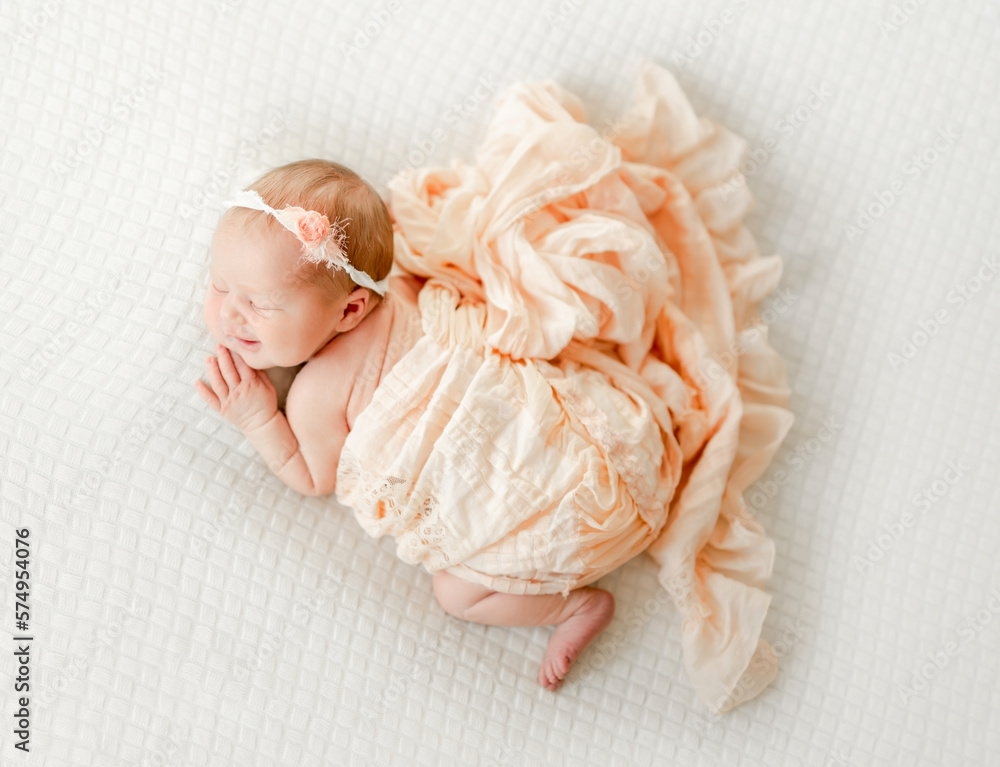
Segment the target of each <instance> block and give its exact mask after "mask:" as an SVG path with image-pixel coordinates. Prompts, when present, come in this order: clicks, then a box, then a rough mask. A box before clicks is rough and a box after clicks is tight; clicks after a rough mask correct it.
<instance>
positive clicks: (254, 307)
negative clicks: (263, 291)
mask: <svg viewBox="0 0 1000 767" xmlns="http://www.w3.org/2000/svg"><path fill="white" fill-rule="evenodd" d="M250 307H251V308H252V309H253V310H254V311H255V312H257V314H260V313H261V312H270V311H272V310H271V309H268V308H267V307H264V306H257V305H256V304H254V302H253V301H251V302H250ZM261 316H262V317H263V316H264V315H261Z"/></svg>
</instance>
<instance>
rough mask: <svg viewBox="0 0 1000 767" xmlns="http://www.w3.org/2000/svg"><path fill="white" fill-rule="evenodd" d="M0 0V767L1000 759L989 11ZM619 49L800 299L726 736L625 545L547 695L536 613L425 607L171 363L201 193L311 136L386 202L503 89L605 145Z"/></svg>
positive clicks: (928, 5)
mask: <svg viewBox="0 0 1000 767" xmlns="http://www.w3.org/2000/svg"><path fill="white" fill-rule="evenodd" d="M0 11H2V13H0V25H2V26H0V77H2V80H0V114H2V115H3V120H2V122H0V142H2V151H0V286H2V292H0V350H2V351H0V518H2V525H0V569H2V575H3V577H2V582H0V595H2V609H0V615H2V620H0V623H2V632H0V641H3V642H4V643H7V642H9V641H10V640H9V639H8V638H7V637H9V636H10V633H11V632H12V631H13V626H12V623H13V603H14V594H13V577H12V574H11V573H12V567H13V562H12V559H13V556H12V554H13V538H14V532H13V531H14V529H15V528H18V527H30V529H31V540H32V545H33V547H34V550H33V558H32V565H31V567H32V570H31V585H32V591H31V610H32V612H31V619H32V629H33V632H34V636H35V641H34V643H33V656H32V683H33V690H32V693H33V706H34V707H33V709H32V720H31V721H32V725H31V733H32V740H31V747H32V750H31V753H30V755H27V756H26V755H24V754H22V753H21V752H19V751H16V750H15V749H14V748H13V743H12V740H13V735H12V728H11V727H10V723H11V721H12V719H13V712H14V692H13V681H12V674H11V671H12V662H11V655H10V653H9V652H8V650H6V649H4V650H2V651H0V654H2V656H3V657H5V658H6V660H5V661H4V662H2V663H0V700H2V712H3V721H4V722H5V724H4V725H3V726H2V727H0V764H2V765H4V767H6V765H8V764H11V765H14V764H16V765H22V764H24V765H46V766H48V765H52V766H53V767H54V766H55V765H60V766H61V765H94V766H95V767H97V766H103V765H140V764H141V765H157V764H208V765H251V764H260V765H265V764H267V765H271V764H288V765H292V764H300V765H324V764H336V765H370V764H377V765H397V764H398V765H412V764H422V765H435V764H455V765H504V766H505V767H508V766H509V767H516V766H518V765H541V764H545V765H553V764H573V765H579V764H588V765H622V766H623V767H624V766H625V765H628V766H629V767H632V766H633V765H834V764H843V765H858V766H860V765H991V764H997V763H1000V734H998V733H1000V676H998V670H1000V661H998V659H997V652H996V649H997V647H998V645H1000V564H998V557H997V548H998V545H1000V514H998V513H997V508H998V501H1000V493H998V483H997V479H996V477H997V476H998V464H1000V419H998V416H1000V407H998V405H997V399H998V397H997V392H998V384H997V381H998V377H1000V345H998V343H997V340H996V332H997V328H998V325H1000V300H998V296H1000V293H998V292H997V291H998V288H997V282H1000V278H998V276H997V273H996V271H995V270H991V269H990V268H987V266H988V264H989V263H990V260H991V259H993V263H998V261H1000V224H998V223H997V211H998V208H1000V155H998V141H1000V107H998V106H997V98H996V96H997V93H998V91H1000V88H998V86H1000V55H998V54H997V52H996V51H997V50H998V46H1000V9H998V7H997V6H996V5H995V4H992V3H987V2H983V3H977V2H971V0H968V1H966V2H958V3H947V4H945V3H932V2H922V3H918V2H915V1H914V0H911V1H910V2H909V3H906V4H902V3H895V4H893V3H885V2H863V0H856V1H855V2H846V1H844V0H836V1H834V2H829V3H822V4H820V3H806V2H762V1H756V0H755V1H753V2H743V3H740V2H737V1H736V0H732V1H731V2H729V3H726V2H710V3H704V4H702V3H698V4H695V3H675V2H628V3H625V2H616V3H614V4H611V3H607V4H603V3H598V2H597V1H596V0H578V1H576V2H574V1H573V0H566V1H565V2H563V3H561V4H560V3H557V2H554V1H553V0H526V1H525V2H504V3H502V4H501V3H496V4H494V3H489V2H468V3H466V2H463V3H458V2H454V3H447V2H423V3H420V2H416V1H415V0H413V1H412V2H399V3H396V2H394V3H393V4H392V5H389V4H383V5H381V6H375V5H371V6H368V5H366V4H363V3H361V2H340V3H336V4H332V3H324V4H323V5H322V7H321V6H320V5H319V4H312V3H306V2H295V3H270V4H267V3H264V2H263V1H262V0H243V1H242V2H241V1H240V0H232V2H230V3H228V4H225V3H222V2H214V3H213V2H201V3H194V2H171V3H167V2H156V3H126V2H124V0H119V1H112V0H109V1H107V2H90V3H83V2H68V1H67V2H56V1H55V0H51V1H50V2H48V3H45V4H43V3H39V2H35V1H34V0H32V1H31V2H24V3H21V2H12V0H4V2H0ZM366 38H367V41H366ZM351 47H353V49H354V50H351V49H350V48H351ZM642 57H649V58H652V59H653V60H655V61H657V62H658V63H660V64H662V65H664V66H667V67H669V68H670V69H671V70H672V71H673V72H674V73H675V74H676V75H677V77H678V79H679V81H680V82H681V84H682V86H683V87H684V88H685V90H686V91H687V93H688V95H689V97H690V99H691V102H692V103H693V104H694V106H695V108H696V109H697V110H698V111H699V113H701V114H703V115H705V116H708V117H711V118H713V119H715V120H717V121H719V122H721V123H722V124H724V125H725V126H727V127H728V128H730V129H731V130H733V131H735V132H736V133H738V134H740V135H742V136H743V137H745V138H746V139H747V140H748V141H749V143H750V146H751V149H752V150H754V149H758V148H759V147H765V146H769V147H770V148H771V149H770V150H764V151H763V152H762V153H761V152H758V155H757V156H758V157H761V158H762V160H763V161H762V162H761V163H759V164H758V166H757V167H753V166H752V165H748V166H747V175H748V183H749V185H750V188H751V190H752V191H753V193H754V194H755V196H756V197H757V199H758V204H757V207H756V209H755V210H754V211H753V213H752V214H751V216H750V217H749V219H748V223H749V225H750V228H751V230H752V231H753V232H754V234H755V236H756V237H757V240H758V243H759V244H760V247H761V251H762V253H763V254H765V255H769V254H771V253H778V254H780V255H781V256H782V257H783V258H784V259H785V273H784V276H783V278H782V284H781V287H782V288H784V289H786V290H787V291H789V293H790V294H791V295H793V296H794V297H795V300H794V301H793V302H792V304H791V308H789V309H787V310H783V311H776V312H775V313H774V321H773V323H772V325H771V328H770V335H769V338H770V339H771V341H772V343H773V344H774V346H775V348H776V349H778V351H779V352H780V353H781V354H782V356H783V357H784V359H785V360H786V363H787V367H788V372H789V383H790V385H791V387H792V399H791V402H790V407H791V409H792V410H793V411H794V412H795V414H796V422H795V425H794V426H793V428H792V431H791V432H790V433H789V435H788V437H787V438H786V441H785V443H784V445H783V447H782V449H781V451H780V452H779V453H778V455H777V457H776V459H775V463H774V466H773V468H772V470H771V471H769V472H768V473H767V474H765V476H764V477H763V478H762V480H761V482H759V483H758V485H757V486H755V488H753V489H752V490H751V491H750V492H749V493H748V495H747V499H748V502H749V503H750V504H751V506H753V507H754V508H755V509H756V510H757V514H758V515H759V518H760V519H761V521H762V523H763V524H764V526H765V528H766V529H767V530H768V532H769V534H770V535H772V536H773V537H774V539H775V541H776V543H777V561H776V564H775V570H774V576H773V578H772V579H771V581H770V584H769V585H770V588H769V592H770V593H771V594H773V597H774V599H773V602H772V606H771V610H770V612H769V615H768V620H767V623H766V625H765V629H764V638H765V639H767V640H768V641H770V642H771V643H772V645H774V646H775V650H776V651H777V652H778V653H779V655H780V659H779V662H780V664H781V670H780V671H779V675H778V677H777V678H776V680H775V682H774V683H773V685H772V687H771V688H769V689H768V690H767V691H766V692H765V693H763V694H762V695H761V696H760V697H759V698H757V699H755V700H754V701H751V702H749V703H747V704H745V705H744V706H742V707H740V708H738V709H737V710H735V711H733V712H731V713H729V714H726V715H723V716H722V717H710V716H709V715H707V714H706V713H704V711H703V709H702V708H701V707H700V705H699V703H698V702H697V700H696V699H695V697H694V695H693V693H692V691H691V690H690V689H689V688H688V687H687V685H686V683H685V679H684V675H683V670H682V668H681V666H680V646H679V641H678V640H679V628H680V627H679V625H678V621H676V620H675V618H676V613H675V611H674V609H673V607H672V606H671V605H670V603H669V601H666V600H664V601H663V603H662V606H661V607H660V608H659V609H657V610H656V611H654V612H652V613H649V612H643V606H644V605H645V604H647V600H648V599H649V598H651V597H654V596H655V595H656V594H657V590H658V586H657V584H656V580H655V577H654V571H653V564H652V561H651V560H649V559H648V558H647V557H645V556H643V557H640V558H637V559H635V560H633V561H632V562H630V563H628V564H627V565H626V566H625V567H623V568H622V569H620V570H618V571H616V572H615V573H613V574H612V575H610V576H608V577H606V578H604V579H602V581H601V582H600V583H599V585H601V586H603V587H605V588H608V589H610V590H611V591H612V592H613V593H614V594H615V596H616V599H617V602H618V612H617V614H616V618H615V622H614V623H613V624H612V625H611V627H610V628H609V629H608V631H607V632H606V634H605V635H604V637H603V638H602V639H601V640H600V641H599V642H598V643H597V644H595V645H593V646H592V647H591V648H590V649H588V651H587V654H586V655H585V656H584V657H583V658H582V659H581V660H580V661H579V662H578V668H577V671H575V672H574V673H573V674H571V676H570V677H569V678H568V680H567V682H566V683H565V684H564V685H563V687H562V689H561V690H560V691H559V692H557V693H555V694H553V693H550V692H548V691H546V690H544V689H542V688H540V687H539V685H538V684H537V681H536V679H535V677H536V670H537V666H538V663H539V662H540V661H541V658H542V654H543V651H544V648H545V645H546V642H547V641H548V637H549V635H550V633H551V631H552V629H551V628H549V627H538V628H499V627H486V626H481V625H477V624H468V623H462V622H460V621H457V620H455V619H453V618H451V617H450V616H447V615H446V614H445V613H444V612H443V610H441V608H440V607H439V606H438V605H437V604H436V602H435V601H434V598H433V594H432V592H431V587H430V583H431V581H430V576H429V575H428V574H427V573H426V572H424V571H423V570H422V569H418V568H415V567H413V566H410V565H406V564H405V563H402V562H400V561H399V560H397V558H396V556H395V553H394V547H393V545H392V542H391V541H390V540H387V539H383V540H382V541H375V540H372V539H369V538H366V537H365V536H364V535H363V533H362V532H361V531H360V529H359V528H358V527H357V525H356V523H355V522H354V521H353V519H352V518H351V516H350V514H349V512H347V511H346V510H344V509H342V508H339V507H338V506H337V505H336V504H335V502H334V499H333V498H332V497H330V498H303V497H301V496H298V495H296V494H295V493H294V492H292V491H291V490H289V489H287V488H285V487H284V485H282V484H281V482H280V481H279V480H278V479H276V478H275V477H273V476H271V475H270V474H269V472H268V470H267V469H266V467H265V466H264V464H263V462H262V461H261V460H260V459H259V458H258V457H257V456H256V454H255V452H254V450H253V448H252V447H251V446H250V445H249V443H247V442H246V440H245V439H244V438H243V437H242V435H241V434H239V433H238V432H236V431H235V430H234V429H233V428H231V427H230V426H229V425H228V424H227V423H225V422H224V421H222V420H221V419H220V418H218V417H217V416H215V415H214V413H212V412H211V411H210V410H208V408H207V407H206V406H204V405H203V403H202V402H201V400H200V399H199V398H198V397H197V395H196V393H195V391H194V388H193V385H192V384H193V381H194V379H195V378H197V377H199V376H200V375H202V374H203V371H204V359H205V356H206V355H207V354H208V352H209V351H210V349H211V345H212V344H211V340H210V337H209V335H208V333H207V331H206V330H205V329H204V327H203V322H202V319H201V300H202V295H203V291H204V287H205V281H206V276H207V275H206V263H207V246H208V243H209V240H210V235H211V231H212V227H213V225H214V222H215V220H216V217H217V216H218V213H219V208H218V203H219V202H220V201H221V200H222V199H224V197H225V195H226V194H227V193H228V192H230V191H232V190H235V189H237V188H239V187H240V186H242V185H244V184H246V183H248V182H249V181H251V180H253V178H255V177H256V176H257V175H259V174H260V173H261V172H263V171H264V170H266V169H268V168H270V167H273V166H275V165H279V164H282V163H284V162H288V161H291V160H294V159H298V158H301V157H308V156H321V157H328V158H331V159H336V160H338V161H340V162H343V163H345V164H347V165H349V166H350V167H352V168H354V169H355V170H357V171H358V172H359V173H361V174H362V175H364V176H365V177H366V178H368V179H369V180H371V181H372V183H373V184H375V185H376V187H378V188H379V189H380V190H384V189H385V181H386V180H387V179H388V178H389V177H390V176H391V175H392V174H393V173H395V172H397V171H398V170H400V169H401V168H403V167H404V166H406V165H407V164H414V165H423V164H428V163H434V164H444V163H446V162H447V161H448V160H449V159H451V158H452V157H462V158H467V159H468V158H471V155H472V152H473V151H474V149H475V147H476V143H477V140H478V137H479V136H481V135H482V129H483V128H484V126H485V124H486V121H487V120H488V119H489V116H490V103H491V99H492V98H493V96H494V95H495V94H496V93H498V92H499V90H500V89H501V88H502V87H503V85H504V84H506V83H510V82H513V81H515V80H518V79H542V78H552V79H554V80H555V81H557V82H558V83H560V84H561V85H563V86H565V87H567V88H569V89H570V90H571V91H573V92H574V93H576V94H577V95H579V96H580V97H581V98H582V99H583V101H584V103H585V104H586V105H587V107H588V110H589V113H590V116H591V122H592V124H594V125H595V126H601V125H602V124H604V123H605V122H607V121H608V120H610V119H611V118H612V117H613V116H614V115H615V114H616V113H618V112H619V111H622V110H624V109H625V108H626V107H627V106H628V104H629V99H630V97H631V93H632V88H633V86H634V80H635V75H636V72H637V68H638V63H639V61H640V59H641V58H642ZM485 84H489V86H490V87H491V88H494V90H493V91H492V92H490V93H489V94H487V88H486V87H485ZM480 86H482V87H480ZM477 87H480V90H479V92H478V95H477V92H476V89H477ZM814 89H816V91H815V92H820V93H829V94H830V96H829V98H827V99H826V100H825V101H824V102H823V103H819V100H818V99H816V98H814V99H813V101H812V104H813V106H810V105H809V104H810V102H809V99H810V93H811V92H813V91H814ZM939 131H943V132H944V134H939ZM948 133H950V134H951V135H952V136H953V138H952V139H949V141H950V143H946V142H945V141H944V139H938V148H937V149H936V150H933V151H932V150H931V149H929V148H933V147H934V141H935V138H936V137H937V136H939V135H947V134H948ZM769 138H771V139H773V141H772V142H768V139H769ZM925 152H926V153H925ZM918 170H919V172H917V171H918ZM894 184H895V186H894ZM880 198H881V207H879V205H878V203H879V202H880ZM873 204H874V205H873ZM866 210H867V211H868V212H869V214H868V217H867V218H866V217H864V216H863V215H862V214H863V213H864V212H865V211H866ZM849 225H854V226H856V227H857V228H858V229H859V230H860V231H851V230H849V229H848V226H849ZM978 270H981V271H980V274H981V275H984V276H985V275H988V279H984V280H981V281H978V282H977V271H978ZM115 280H117V282H115ZM960 290H965V291H966V295H967V296H968V298H967V300H964V301H962V302H961V303H959V301H958V298H957V296H958V295H959V291H960ZM942 311H943V312H944V314H941V312H942ZM935 312H938V319H939V321H938V327H937V329H936V330H935V331H934V332H933V333H932V334H930V335H923V336H922V335H921V334H920V333H921V330H922V328H921V322H923V323H924V327H925V328H929V327H931V326H930V325H929V324H928V322H929V321H930V320H932V319H934V317H935ZM907 341H909V342H910V343H912V344H914V346H913V348H912V349H910V350H909V351H912V352H913V354H912V356H911V358H909V359H904V361H903V362H902V363H899V362H894V360H893V359H891V358H890V357H889V355H890V353H896V354H898V355H900V357H903V354H904V350H905V342H907ZM824 426H825V427H826V429H825V430H824ZM951 464H954V465H955V466H959V467H960V469H959V471H958V472H954V471H952V472H949V465H951ZM781 470H783V471H784V473H781V474H779V473H778V472H779V471H781ZM768 482H770V483H771V484H768ZM921 497H922V498H923V500H921ZM907 514H908V515H909V516H906V515H907ZM904 519H906V520H910V522H912V524H906V525H904V524H903V523H902V520H904ZM893 523H899V524H898V525H897V532H900V531H901V532H900V534H899V537H898V539H895V538H893V537H892V536H891V535H889V534H888V533H887V532H886V531H887V529H889V528H890V527H891V526H892V525H893ZM880 535H881V536H882V538H881V539H879V536H880ZM873 545H874V547H875V548H874V549H870V547H871V546H873ZM869 552H871V554H870V553H869ZM875 554H878V555H879V556H878V558H877V560H876V559H875V557H874V555H875ZM869 556H871V558H870V559H866V557H869ZM991 600H992V601H991ZM11 644H13V643H12V642H11ZM935 657H936V658H937V663H935V662H934V661H933V659H934V658H935ZM907 687H908V688H910V689H911V691H912V692H911V693H909V694H905V693H904V692H903V689H904V688H907Z"/></svg>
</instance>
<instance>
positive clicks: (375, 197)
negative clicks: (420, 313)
mask: <svg viewBox="0 0 1000 767" xmlns="http://www.w3.org/2000/svg"><path fill="white" fill-rule="evenodd" d="M247 188H248V189H253V190H254V191H256V192H257V193H258V194H259V195H260V196H261V197H263V198H264V200H265V201H266V202H267V204H268V205H270V206H271V207H272V208H277V209H279V210H280V209H282V208H284V207H286V206H289V205H292V206H297V207H300V208H304V209H306V210H315V211H317V212H318V213H322V214H323V215H325V216H326V217H327V218H328V219H329V220H330V222H331V223H333V222H336V221H337V220H338V219H341V220H342V221H343V222H344V224H343V226H344V234H345V240H346V241H345V243H344V254H345V255H346V256H347V258H348V260H349V261H350V262H351V264H352V265H353V266H354V268H355V269H359V270H361V271H363V272H367V273H368V274H369V275H370V276H371V277H372V279H374V280H376V281H377V280H381V279H382V278H383V277H385V276H386V275H388V274H389V272H390V271H391V269H392V255H393V234H392V219H391V218H390V217H389V209H388V208H387V207H386V204H385V202H384V201H383V200H382V198H381V197H380V196H379V194H378V192H376V191H375V190H374V189H373V188H372V186H371V185H370V184H368V182H366V181H365V180H364V179H363V178H361V177H360V176H359V175H358V174H357V173H355V172H354V171H352V170H351V169H350V168H347V167H345V166H343V165H340V164H339V163H336V162H332V161H330V160H318V159H310V160H298V161H296V162H292V163H288V164H287V165H282V166H280V167H277V168H273V169H272V170H269V171H268V172H267V173H265V174H264V175H262V176H261V177H260V178H258V179H257V180H256V181H254V182H253V183H252V184H250V186H249V187H247ZM230 210H231V211H234V212H235V211H239V213H238V214H237V215H241V216H243V217H244V219H243V221H244V222H245V224H246V225H247V226H248V227H252V228H254V229H257V230H258V231H261V232H265V233H267V234H271V235H276V234H277V233H279V232H286V230H285V229H284V228H283V227H282V226H281V224H280V223H279V222H278V221H277V219H275V218H274V217H273V216H270V215H268V214H267V213H265V212H263V211H258V210H249V209H247V208H234V209H230ZM229 214H230V215H233V213H232V212H230V213H229ZM296 277H297V278H298V279H299V280H301V281H302V282H305V283H308V284H310V285H314V286H316V287H318V288H320V289H321V290H322V291H323V292H324V293H325V294H326V295H327V297H328V298H329V300H330V302H331V303H333V302H335V301H338V300H340V299H341V298H343V297H344V296H346V295H347V294H349V293H351V292H352V291H353V290H355V289H356V288H357V287H359V286H358V284H357V283H356V282H354V280H352V279H351V276H350V275H349V274H348V273H347V272H346V271H344V270H343V269H331V268H329V267H328V266H326V265H319V264H311V263H306V264H302V265H301V266H300V267H299V268H298V271H297V273H296ZM366 290H368V289H367V288H366ZM368 295H369V296H370V297H371V299H372V300H373V302H374V304H375V305H378V303H379V302H381V301H382V300H383V299H382V296H380V295H379V294H378V293H376V292H375V291H374V290H368Z"/></svg>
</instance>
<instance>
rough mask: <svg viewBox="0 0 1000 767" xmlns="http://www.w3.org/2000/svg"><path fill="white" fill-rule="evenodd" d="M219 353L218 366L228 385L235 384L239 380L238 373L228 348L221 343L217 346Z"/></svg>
mask: <svg viewBox="0 0 1000 767" xmlns="http://www.w3.org/2000/svg"><path fill="white" fill-rule="evenodd" d="M217 350H218V353H219V368H220V370H222V375H223V377H224V378H225V379H226V383H227V384H229V386H230V387H233V386H236V385H237V384H238V383H239V382H240V374H239V373H238V372H237V370H236V365H235V364H233V358H232V357H231V356H230V354H229V349H228V348H227V347H225V346H223V345H222V344H219V346H218V347H217Z"/></svg>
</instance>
